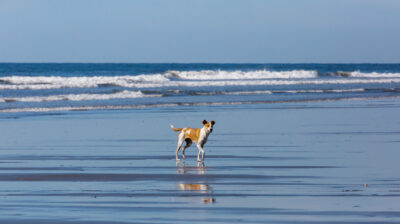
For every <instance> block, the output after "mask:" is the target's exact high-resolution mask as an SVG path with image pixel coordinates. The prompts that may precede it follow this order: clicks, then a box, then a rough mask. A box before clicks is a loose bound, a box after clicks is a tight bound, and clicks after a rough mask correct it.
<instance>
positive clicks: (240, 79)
mask: <svg viewBox="0 0 400 224" xmlns="http://www.w3.org/2000/svg"><path fill="white" fill-rule="evenodd" d="M202 72H204V71H200V72H186V73H185V72H179V73H178V75H177V76H179V77H180V78H178V80H174V79H171V78H172V77H171V72H170V73H166V74H153V75H139V76H113V77H110V76H95V77H59V76H51V77H45V76H39V77H30V76H29V77H28V76H9V77H2V78H0V81H2V82H0V90H6V89H15V90H18V89H32V90H39V89H59V88H96V87H99V86H101V85H115V86H121V87H126V88H159V87H202V86H260V85H323V84H370V83H400V76H399V77H397V76H394V77H392V76H389V74H386V76H387V77H388V78H382V77H379V78H376V77H375V76H377V75H374V74H373V73H371V74H368V75H369V76H370V77H369V76H368V75H367V76H365V75H364V76H362V75H361V73H360V74H358V76H360V78H344V77H337V78H319V79H316V78H315V76H316V74H314V73H316V72H314V71H304V74H305V75H297V76H296V74H299V73H298V72H299V71H290V72H287V74H286V73H285V72H268V71H262V72H259V73H260V74H261V75H260V74H259V73H258V72H257V71H255V72H240V71H239V72H238V73H237V75H234V72H226V71H222V72H221V71H219V72H217V73H216V74H217V75H216V76H213V75H207V74H206V75H204V74H202V75H199V74H197V73H202ZM213 72H216V71H213ZM192 73H193V74H195V75H192ZM270 73H271V74H272V73H273V74H274V75H268V74H270ZM184 74H186V75H184ZM291 74H293V76H291ZM379 74H383V73H379ZM393 74H397V73H392V75H393ZM175 76H176V75H175ZM186 76H187V77H188V78H185V77H186ZM354 76H355V77H356V76H357V74H356V73H354ZM227 77H230V79H226V78H227ZM261 77H264V78H262V79H260V78H261ZM272 77H274V78H272ZM279 77H281V78H279ZM282 77H287V78H282ZM289 77H292V78H289ZM293 77H297V78H293ZM300 77H301V78H300ZM306 77H312V78H306ZM365 77H369V79H366V78H365ZM192 78H193V79H192ZM194 78H195V79H194Z"/></svg>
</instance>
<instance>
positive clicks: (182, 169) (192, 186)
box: [176, 162, 215, 203]
mask: <svg viewBox="0 0 400 224" xmlns="http://www.w3.org/2000/svg"><path fill="white" fill-rule="evenodd" d="M176 168H177V170H176V172H177V173H178V174H189V173H197V174H200V175H204V174H205V173H206V169H207V167H206V166H205V164H204V162H198V163H197V166H189V165H187V164H186V163H185V162H183V163H182V164H180V163H179V162H178V163H177V164H176ZM178 187H179V190H181V191H193V192H196V193H200V194H212V193H213V190H212V187H211V186H210V185H208V184H206V183H205V182H204V181H198V182H196V183H179V184H178ZM202 201H203V202H204V203H214V202H215V198H211V197H205V198H202Z"/></svg>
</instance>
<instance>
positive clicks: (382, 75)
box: [349, 71, 400, 78]
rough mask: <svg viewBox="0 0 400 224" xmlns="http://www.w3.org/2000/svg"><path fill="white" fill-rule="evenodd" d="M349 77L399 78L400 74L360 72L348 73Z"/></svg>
mask: <svg viewBox="0 0 400 224" xmlns="http://www.w3.org/2000/svg"><path fill="white" fill-rule="evenodd" d="M349 74H350V77H356V78H400V73H378V72H371V73H363V72H360V71H355V72H350V73H349Z"/></svg>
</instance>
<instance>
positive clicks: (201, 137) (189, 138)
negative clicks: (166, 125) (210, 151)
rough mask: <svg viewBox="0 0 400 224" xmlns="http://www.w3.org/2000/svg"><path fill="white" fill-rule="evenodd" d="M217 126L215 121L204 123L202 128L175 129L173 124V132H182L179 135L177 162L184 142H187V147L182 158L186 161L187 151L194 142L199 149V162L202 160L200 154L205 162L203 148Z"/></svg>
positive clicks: (183, 149) (184, 148)
mask: <svg viewBox="0 0 400 224" xmlns="http://www.w3.org/2000/svg"><path fill="white" fill-rule="evenodd" d="M214 125H215V121H211V122H207V121H206V120H204V121H203V127H202V128H190V127H187V128H175V127H174V126H173V125H172V124H171V128H172V130H174V131H176V132H178V131H180V133H179V135H178V147H177V148H176V152H175V154H176V161H179V160H180V159H179V156H178V153H179V150H180V149H181V146H182V144H183V142H184V141H185V142H186V145H185V146H184V147H183V148H182V158H183V159H185V150H186V149H187V148H188V147H190V146H191V145H192V142H195V143H196V145H197V148H198V149H199V154H198V155H197V161H199V162H200V161H201V160H200V154H201V155H202V156H201V159H202V160H204V154H205V152H204V149H203V146H204V144H206V142H207V139H208V136H209V135H210V133H211V132H212V131H213V127H214Z"/></svg>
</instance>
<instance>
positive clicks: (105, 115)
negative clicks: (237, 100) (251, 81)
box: [0, 98, 400, 224]
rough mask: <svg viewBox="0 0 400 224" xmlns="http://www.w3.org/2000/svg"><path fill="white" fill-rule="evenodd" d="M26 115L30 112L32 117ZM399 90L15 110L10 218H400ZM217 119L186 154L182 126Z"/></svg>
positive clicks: (5, 147)
mask: <svg viewBox="0 0 400 224" xmlns="http://www.w3.org/2000/svg"><path fill="white" fill-rule="evenodd" d="M21 114H22V115H21ZM398 114H400V103H399V101H398V99H397V98H380V99H370V100H344V101H328V102H295V103H290V102H289V103H264V104H240V105H218V106H180V107H154V108H143V109H127V110H88V111H63V112H45V113H40V114H38V113H32V114H29V113H28V114H23V113H16V114H8V115H7V116H6V115H3V117H2V119H1V126H2V128H1V129H0V142H1V146H0V150H1V154H0V183H1V184H0V198H1V203H0V222H1V223H24V224H30V223H74V224H75V223H187V222H191V223H204V222H207V223H267V222H268V223H399V222H400V212H399V211H400V200H399V198H400V197H399V196H400V194H399V192H400V179H399V176H398V173H399V171H400V168H399V166H398V155H399V152H398V149H399V146H400V138H399V137H400V130H399V129H398V127H399V124H400V118H399V116H398ZM203 119H207V120H215V121H216V124H215V126H214V131H213V133H212V134H211V135H210V136H209V140H208V142H207V144H206V145H205V147H204V149H205V151H206V158H205V161H204V162H200V163H198V162H197V161H196V155H197V148H196V147H195V146H192V147H190V148H188V149H187V150H186V155H187V158H186V160H181V161H180V162H179V163H177V162H176V160H175V148H176V143H177V133H175V132H173V131H172V130H171V129H170V127H169V125H170V124H174V125H175V127H177V128H178V127H186V126H190V127H194V128H199V127H201V126H202V120H203Z"/></svg>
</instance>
